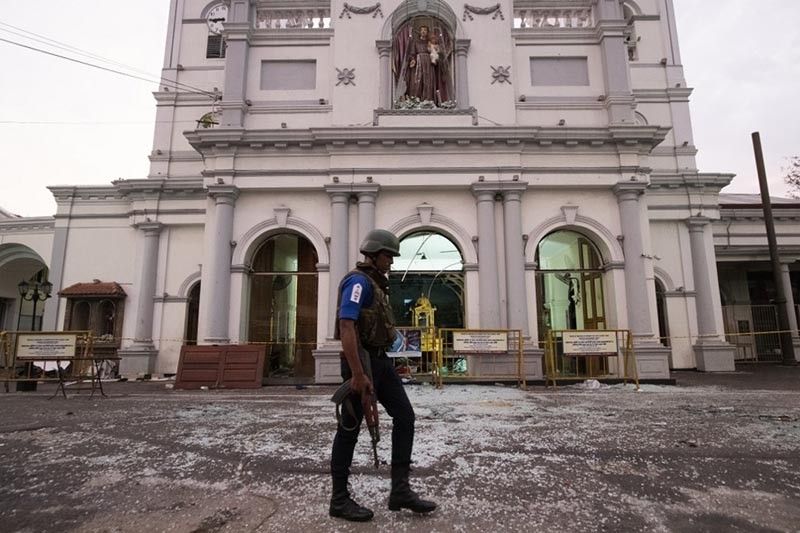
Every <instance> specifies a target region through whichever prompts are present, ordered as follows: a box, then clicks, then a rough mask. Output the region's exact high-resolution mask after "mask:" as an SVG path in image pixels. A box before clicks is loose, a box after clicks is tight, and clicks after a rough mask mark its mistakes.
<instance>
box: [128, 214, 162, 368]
mask: <svg viewBox="0 0 800 533" xmlns="http://www.w3.org/2000/svg"><path fill="white" fill-rule="evenodd" d="M135 227H136V229H139V230H141V232H142V235H143V238H144V243H143V246H142V257H141V259H142V263H141V268H140V270H139V272H138V276H137V280H136V286H137V288H138V291H137V292H138V295H137V304H136V317H135V320H134V324H135V326H134V333H133V344H132V345H131V346H128V347H126V348H123V349H121V350H119V355H120V357H121V360H120V374H122V375H123V376H126V377H127V376H139V375H143V374H151V373H152V372H153V370H154V368H155V358H156V355H157V354H158V351H157V350H156V348H155V346H154V344H153V307H154V303H155V293H156V279H157V275H158V244H159V239H160V238H161V230H162V228H163V227H164V225H163V224H161V223H160V222H143V223H140V224H136V225H135Z"/></svg>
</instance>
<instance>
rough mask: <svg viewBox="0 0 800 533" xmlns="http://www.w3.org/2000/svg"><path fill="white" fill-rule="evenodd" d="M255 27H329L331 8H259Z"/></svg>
mask: <svg viewBox="0 0 800 533" xmlns="http://www.w3.org/2000/svg"><path fill="white" fill-rule="evenodd" d="M255 24H256V29H259V30H265V29H270V30H289V29H306V30H319V29H327V28H330V27H331V10H330V8H327V7H319V8H295V9H275V8H269V7H267V8H259V9H257V10H256V23H255Z"/></svg>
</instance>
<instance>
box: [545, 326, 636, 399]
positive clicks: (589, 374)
mask: <svg viewBox="0 0 800 533" xmlns="http://www.w3.org/2000/svg"><path fill="white" fill-rule="evenodd" d="M544 361H545V383H546V384H547V385H548V386H549V385H550V384H551V383H552V384H553V386H554V387H555V386H556V384H557V382H558V381H586V380H588V379H597V378H600V379H608V378H612V379H622V380H623V382H625V383H627V381H628V380H631V381H633V382H635V383H636V388H637V389H638V388H639V373H638V369H637V365H636V354H635V353H634V350H633V338H632V336H631V332H630V330H627V329H606V330H551V331H548V333H547V338H546V340H545V358H544Z"/></svg>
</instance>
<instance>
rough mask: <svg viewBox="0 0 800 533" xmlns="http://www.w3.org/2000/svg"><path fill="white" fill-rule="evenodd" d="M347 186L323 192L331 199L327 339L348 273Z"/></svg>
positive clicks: (330, 333) (337, 186) (332, 187)
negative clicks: (343, 282) (340, 284)
mask: <svg viewBox="0 0 800 533" xmlns="http://www.w3.org/2000/svg"><path fill="white" fill-rule="evenodd" d="M350 188H351V186H350V185H349V184H342V185H327V186H326V187H325V190H326V191H327V192H328V194H329V195H330V199H331V242H330V258H331V263H330V280H331V283H330V291H329V294H328V309H329V310H330V311H329V313H328V338H329V339H333V333H334V325H335V323H336V302H337V301H338V296H339V282H341V281H342V278H343V277H344V275H345V274H347V272H348V267H349V265H348V261H347V251H348V243H349V235H350V228H349V216H348V210H349V209H348V208H349V205H350Z"/></svg>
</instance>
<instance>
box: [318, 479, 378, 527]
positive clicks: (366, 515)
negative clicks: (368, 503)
mask: <svg viewBox="0 0 800 533" xmlns="http://www.w3.org/2000/svg"><path fill="white" fill-rule="evenodd" d="M328 514H329V515H331V516H333V517H335V518H344V519H345V520H350V521H351V522H368V521H370V520H372V511H370V510H369V509H367V508H366V507H362V506H360V505H358V504H357V503H356V502H355V501H353V498H351V497H350V492H349V491H348V490H347V479H344V480H342V479H334V480H333V495H332V496H331V506H330V508H329V509H328Z"/></svg>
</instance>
